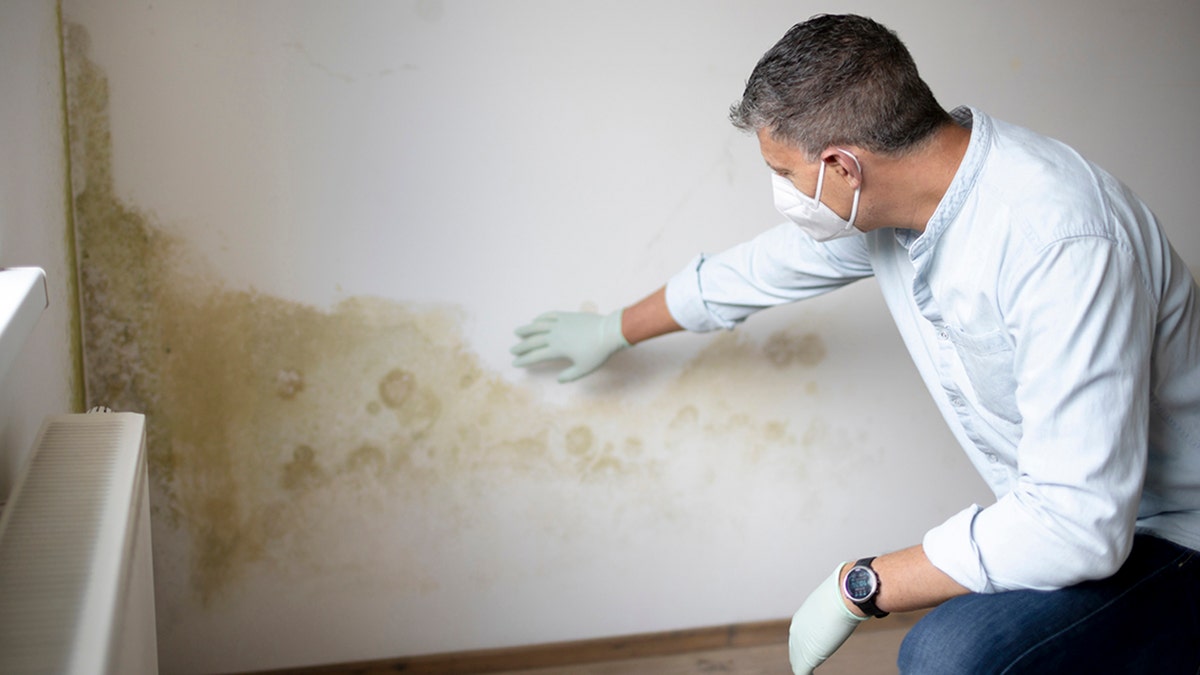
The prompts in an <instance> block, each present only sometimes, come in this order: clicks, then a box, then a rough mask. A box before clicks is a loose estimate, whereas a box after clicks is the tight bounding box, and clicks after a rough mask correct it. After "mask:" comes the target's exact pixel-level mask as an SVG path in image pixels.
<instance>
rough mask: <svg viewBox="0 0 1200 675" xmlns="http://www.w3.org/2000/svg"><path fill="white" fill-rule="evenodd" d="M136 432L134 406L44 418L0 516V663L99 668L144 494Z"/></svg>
mask: <svg viewBox="0 0 1200 675" xmlns="http://www.w3.org/2000/svg"><path fill="white" fill-rule="evenodd" d="M143 434H144V418H143V417H142V416H141V415H136V414H132V413H111V414H94V415H63V416H56V417H52V418H49V419H48V420H47V421H46V424H45V425H44V426H43V427H42V431H41V433H40V434H39V437H38V442H37V445H36V447H35V449H34V452H33V455H32V456H31V458H30V460H29V464H28V466H27V467H26V470H25V473H24V474H23V476H22V478H21V479H20V480H19V481H18V483H17V486H16V487H15V488H14V491H13V494H12V496H11V498H10V500H9V502H8V505H7V506H6V508H5V510H4V514H3V516H2V517H0V672H5V673H8V672H20V673H43V672H44V673H68V672H104V669H105V667H106V665H107V663H106V662H107V659H108V656H109V650H110V648H111V646H112V642H113V635H114V633H115V631H116V629H117V628H119V627H115V626H114V623H115V622H116V621H117V619H118V616H117V614H118V612H119V610H120V609H121V608H120V606H119V605H120V602H121V600H122V598H123V597H124V593H123V590H124V589H123V585H124V584H125V583H126V581H125V579H124V576H125V574H124V573H125V570H126V569H127V567H128V565H129V562H128V559H129V556H130V551H129V547H130V546H131V545H132V541H133V533H134V532H135V529H136V528H135V519H136V518H137V516H138V513H139V511H140V509H141V507H142V506H143V505H142V504H141V503H140V502H141V499H143V497H142V495H144V494H145V463H144V457H142V453H143V452H144V435H143ZM89 661H91V662H92V663H90V664H89V663H88V662H89ZM95 661H99V663H96V662H95ZM81 667H82V669H81Z"/></svg>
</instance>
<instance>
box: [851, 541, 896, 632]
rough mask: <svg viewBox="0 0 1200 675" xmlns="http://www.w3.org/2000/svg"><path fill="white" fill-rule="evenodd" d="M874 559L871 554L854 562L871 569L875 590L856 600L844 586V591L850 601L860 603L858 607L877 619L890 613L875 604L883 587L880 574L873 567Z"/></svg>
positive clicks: (858, 565) (856, 565)
mask: <svg viewBox="0 0 1200 675" xmlns="http://www.w3.org/2000/svg"><path fill="white" fill-rule="evenodd" d="M873 560H875V556H871V557H869V558H863V559H861V560H859V561H858V562H856V563H854V567H865V568H867V569H868V570H870V573H871V575H872V576H873V577H875V590H874V591H872V592H871V594H870V595H868V596H867V597H866V598H863V599H862V600H855V599H854V598H853V597H850V595H849V594H848V593H846V590H845V589H844V588H843V589H842V593H843V594H845V595H846V597H848V598H849V599H850V602H853V603H854V604H855V605H858V608H859V609H861V610H862V611H863V612H864V613H866V614H867V615H868V616H873V617H875V618H877V619H882V618H883V617H885V616H887V615H888V613H887V612H884V611H881V610H880V609H879V606H878V605H876V604H875V599H876V598H878V597H879V589H880V588H881V584H880V582H879V574H878V573H877V572H876V571H875V568H874V567H871V562H872V561H873ZM851 569H853V568H851ZM847 576H849V575H847Z"/></svg>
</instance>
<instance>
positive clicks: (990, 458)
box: [987, 452, 1000, 464]
mask: <svg viewBox="0 0 1200 675" xmlns="http://www.w3.org/2000/svg"><path fill="white" fill-rule="evenodd" d="M987 458H988V461H989V462H991V463H992V464H995V463H996V462H999V461H1000V458H999V457H997V456H995V455H993V454H992V453H990V452H989V453H988V456H987Z"/></svg>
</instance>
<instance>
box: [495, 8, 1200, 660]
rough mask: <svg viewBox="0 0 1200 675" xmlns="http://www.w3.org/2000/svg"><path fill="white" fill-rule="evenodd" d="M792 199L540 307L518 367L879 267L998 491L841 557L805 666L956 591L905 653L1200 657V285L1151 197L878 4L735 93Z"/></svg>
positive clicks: (764, 65) (785, 46) (695, 326)
mask: <svg viewBox="0 0 1200 675" xmlns="http://www.w3.org/2000/svg"><path fill="white" fill-rule="evenodd" d="M731 119H732V121H733V123H734V124H735V125H736V126H738V127H739V128H742V129H745V130H749V131H753V132H754V133H755V134H756V135H757V137H758V141H759V145H760V147H761V150H762V154H763V157H764V159H765V160H766V162H767V164H768V165H769V166H770V167H771V169H772V170H773V171H774V173H775V175H774V176H773V177H772V179H773V181H774V187H775V202H776V205H777V206H778V207H779V209H780V210H781V211H782V212H783V213H784V215H786V216H787V217H788V219H789V220H790V221H791V222H789V223H787V224H784V225H781V226H779V227H776V228H775V229H772V230H769V231H767V232H765V233H764V234H762V235H760V236H758V237H757V238H755V239H754V240H752V241H750V242H747V243H745V244H742V245H740V246H738V247H735V248H733V249H731V250H730V251H727V252H725V253H723V254H720V255H717V256H712V257H708V258H705V257H703V256H701V257H699V258H697V259H696V260H694V261H693V262H692V263H691V264H689V265H688V267H687V268H686V269H685V270H683V271H682V272H680V273H679V274H678V275H676V276H675V277H673V278H672V279H671V280H670V281H669V282H668V283H667V285H666V286H665V287H664V288H663V289H660V290H659V291H658V292H656V293H654V294H652V295H650V296H649V297H647V298H646V299H644V300H642V301H641V302H639V303H637V304H635V305H633V306H631V307H629V308H626V309H625V310H623V311H618V312H615V313H613V314H611V315H609V316H606V317H602V316H596V315H589V314H573V313H551V314H548V315H543V316H542V317H539V318H538V319H537V320H535V321H534V323H533V324H531V325H529V326H525V327H523V328H521V329H518V335H520V336H521V337H523V338H524V340H523V341H522V342H521V343H520V344H518V345H517V346H516V347H514V348H513V352H514V353H516V354H517V355H518V358H517V360H516V361H515V364H516V365H518V366H525V365H529V364H531V363H536V362H539V361H544V360H547V359H567V360H570V361H571V362H572V366H571V367H570V368H569V369H567V370H565V371H564V372H563V373H562V374H561V375H560V377H559V379H560V380H562V381H569V380H571V379H574V378H577V377H580V376H582V375H584V374H586V373H588V372H590V371H591V370H593V369H595V368H597V367H599V366H600V365H601V364H603V362H604V361H605V360H606V359H607V358H608V357H609V355H611V354H612V353H613V352H615V351H617V350H619V349H621V348H624V347H626V346H628V345H632V344H636V343H638V342H641V341H643V340H646V339H648V338H651V337H654V336H657V335H662V334H665V333H669V332H672V331H676V330H681V329H688V330H693V331H703V330H712V329H716V328H732V327H734V326H735V325H736V324H738V323H739V322H741V321H742V320H744V319H745V318H746V317H747V316H748V315H749V314H751V313H753V312H754V311H757V310H759V309H762V308H764V307H768V306H773V305H777V304H781V303H784V302H790V301H794V300H799V299H803V298H807V297H811V296H814V295H817V294H820V293H823V292H826V291H829V290H832V289H834V288H837V287H839V286H842V285H845V284H847V283H850V282H851V281H854V280H856V279H859V278H862V277H866V276H869V275H873V276H875V277H876V278H877V280H878V282H879V286H880V288H881V289H882V292H883V295H884V298H885V300H886V302H887V304H888V307H889V309H890V310H891V313H892V315H893V318H894V319H895V321H896V323H897V326H898V327H899V329H900V332H901V335H902V336H903V338H904V341H905V343H906V345H907V346H908V348H909V351H910V353H911V354H912V357H913V359H914V361H915V362H916V365H917V367H918V370H919V371H920V373H921V375H922V377H923V379H924V381H925V382H926V384H927V385H928V386H929V389H930V391H931V393H932V394H933V397H934V399H935V401H936V402H937V405H938V407H939V409H940V410H941V411H942V413H943V415H944V416H945V418H946V421H947V423H948V424H949V425H950V427H951V429H952V431H953V432H954V434H955V436H956V437H957V438H958V440H959V441H960V443H961V444H962V446H963V448H964V450H965V451H966V452H967V454H968V456H969V457H970V459H971V461H972V462H973V464H974V465H975V466H976V468H977V469H978V470H979V471H980V473H981V474H982V476H983V477H984V479H985V480H986V481H987V482H988V484H989V485H990V486H991V488H992V489H993V491H994V492H995V494H996V497H997V501H996V502H995V503H994V504H992V505H991V506H989V507H987V508H982V509H981V508H979V507H977V506H971V507H969V508H967V509H965V510H963V511H962V512H960V513H958V514H957V515H955V516H953V517H952V518H950V519H949V520H948V521H946V522H945V523H942V524H941V525H938V526H937V527H934V528H933V529H932V530H930V531H929V532H928V533H927V534H926V535H925V537H924V539H923V541H922V542H921V544H919V545H916V546H913V547H911V548H908V549H904V550H901V551H898V552H894V553H889V554H885V555H880V556H878V557H875V558H869V557H867V558H863V559H862V560H859V561H858V562H857V563H846V564H839V565H837V567H836V569H835V570H834V573H833V574H832V575H831V576H830V578H829V579H828V580H827V581H825V582H824V583H822V584H821V585H820V586H819V587H818V588H817V589H815V590H814V591H813V592H812V593H811V595H809V597H808V599H807V600H805V601H804V603H803V605H802V606H801V607H800V609H799V611H797V612H796V615H795V617H794V618H793V620H792V627H791V638H790V641H789V647H790V653H791V660H792V667H793V669H794V671H795V672H797V673H808V672H811V670H812V669H813V668H815V667H816V666H818V665H820V663H821V662H823V661H824V660H825V659H826V658H827V657H828V656H829V655H830V654H832V653H833V651H834V650H835V649H837V647H838V646H839V645H840V644H841V643H842V642H843V641H844V640H845V639H846V638H847V637H849V635H850V633H851V632H852V631H853V630H854V628H855V626H857V625H858V624H859V622H860V621H862V620H864V619H865V618H866V617H867V616H869V615H875V616H882V615H883V614H885V613H887V612H904V611H911V610H917V609H922V608H929V607H936V609H934V610H933V611H932V612H930V613H929V614H928V616H926V617H925V618H924V619H922V620H921V621H920V622H919V623H918V624H917V626H915V627H914V628H913V629H912V630H911V631H910V633H909V635H908V636H907V637H906V639H905V641H904V643H903V646H902V647H901V650H900V657H899V665H900V669H901V671H902V672H905V673H910V672H911V673H954V674H956V675H961V674H962V673H982V672H997V673H999V672H1005V673H1018V672H1020V673H1025V672H1055V673H1061V672H1139V673H1196V672H1197V670H1198V669H1200V553H1197V549H1200V304H1198V302H1200V297H1198V296H1200V293H1198V291H1197V287H1196V281H1195V279H1194V278H1193V277H1192V275H1191V273H1190V272H1189V271H1188V269H1187V268H1186V266H1185V265H1184V264H1183V263H1182V261H1181V260H1180V259H1179V257H1178V256H1177V255H1176V254H1175V252H1174V251H1173V250H1172V248H1171V246H1170V244H1169V243H1168V242H1167V240H1166V237H1165V235H1164V234H1163V232H1162V230H1161V229H1160V227H1159V225H1158V223H1157V221H1156V220H1155V217H1154V215H1153V214H1152V213H1151V212H1150V210H1149V209H1148V208H1147V207H1146V206H1145V205H1144V204H1142V202H1141V201H1139V200H1138V198H1137V197H1136V196H1135V195H1134V194H1133V193H1132V192H1131V191H1130V190H1129V189H1128V188H1126V187H1125V186H1123V185H1122V184H1120V183H1119V182H1118V181H1117V180H1115V179H1114V178H1113V177H1112V176H1110V175H1109V174H1107V173H1106V172H1104V171H1103V170H1102V169H1100V168H1099V167H1096V166H1095V165H1092V164H1090V163H1088V162H1087V161H1086V160H1084V159H1083V158H1082V157H1080V156H1079V155H1078V154H1077V153H1076V152H1075V151H1073V150H1072V149H1070V148H1068V147H1066V146H1064V145H1063V144H1061V143H1058V142H1056V141H1053V140H1051V139H1048V138H1045V137H1042V136H1039V135H1036V134H1034V133H1032V132H1030V131H1027V130H1025V129H1021V128H1019V127H1016V126H1012V125H1009V124H1005V123H1003V122H1000V121H998V120H994V119H992V118H990V117H988V116H987V115H985V114H984V113H983V112H981V111H978V110H974V109H971V108H959V109H957V110H955V111H954V112H953V113H946V112H945V111H944V109H943V108H941V106H940V105H939V104H938V103H937V101H936V100H935V98H934V97H933V95H932V93H931V92H930V91H929V88H928V87H927V86H926V85H925V83H924V82H923V81H922V80H921V78H920V76H919V75H918V73H917V69H916V66H915V64H914V63H913V61H912V58H911V56H910V55H909V53H908V51H907V49H906V48H905V47H904V45H903V43H902V42H901V41H900V40H899V38H898V37H897V36H896V35H895V34H894V33H892V32H891V31H889V30H888V29H886V28H885V27H883V26H881V25H879V24H878V23H875V22H874V21H871V20H869V19H866V18H863V17H858V16H817V17H814V18H812V19H810V20H809V21H806V22H804V23H802V24H798V25H797V26H794V27H793V28H792V29H791V30H790V31H789V32H788V33H787V34H786V35H785V36H784V37H783V39H782V40H780V42H779V43H778V44H776V45H775V46H774V47H773V48H771V50H770V51H768V52H767V53H766V54H765V55H764V56H763V58H762V60H761V61H759V63H758V65H757V66H756V67H755V69H754V72H753V73H752V75H751V77H750V79H749V81H748V82H747V85H746V91H745V93H744V96H743V98H742V100H741V101H740V102H739V103H738V104H736V105H735V106H734V107H733V108H732V110H731Z"/></svg>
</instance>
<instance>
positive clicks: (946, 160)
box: [877, 122, 971, 232]
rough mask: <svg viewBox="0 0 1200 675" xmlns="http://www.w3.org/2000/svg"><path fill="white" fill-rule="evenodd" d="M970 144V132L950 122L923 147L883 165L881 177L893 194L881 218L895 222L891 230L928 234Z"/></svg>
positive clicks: (881, 164) (881, 165) (880, 167)
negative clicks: (906, 230)
mask: <svg viewBox="0 0 1200 675" xmlns="http://www.w3.org/2000/svg"><path fill="white" fill-rule="evenodd" d="M970 142H971V130H970V129H965V128H963V127H961V126H959V125H958V124H955V123H953V122H951V123H948V124H946V125H944V126H943V127H941V128H940V129H938V130H937V131H935V132H934V133H933V136H932V137H931V138H929V139H928V140H927V141H926V142H925V143H924V144H922V146H921V147H920V148H918V149H916V150H914V151H912V152H910V153H908V154H905V155H903V156H901V157H896V158H892V159H890V160H887V161H884V162H882V163H880V165H879V169H880V171H879V172H878V173H882V175H879V178H881V179H882V180H884V181H886V184H887V185H888V186H889V191H890V193H891V199H889V200H888V206H889V208H888V213H886V214H881V215H884V216H885V217H886V218H887V219H888V220H889V221H890V222H891V223H892V224H891V225H890V227H898V228H903V229H908V230H915V231H917V232H924V231H925V226H926V224H928V223H929V219H930V218H932V217H933V213H934V211H936V210H937V207H938V204H940V203H941V201H942V197H944V196H945V195H946V191H947V190H948V189H950V184H951V183H952V182H953V181H954V176H955V174H956V173H957V172H958V167H959V165H960V164H961V163H962V159H963V156H965V155H966V153H967V146H968V145H969V144H970ZM878 173H877V175H878Z"/></svg>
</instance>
